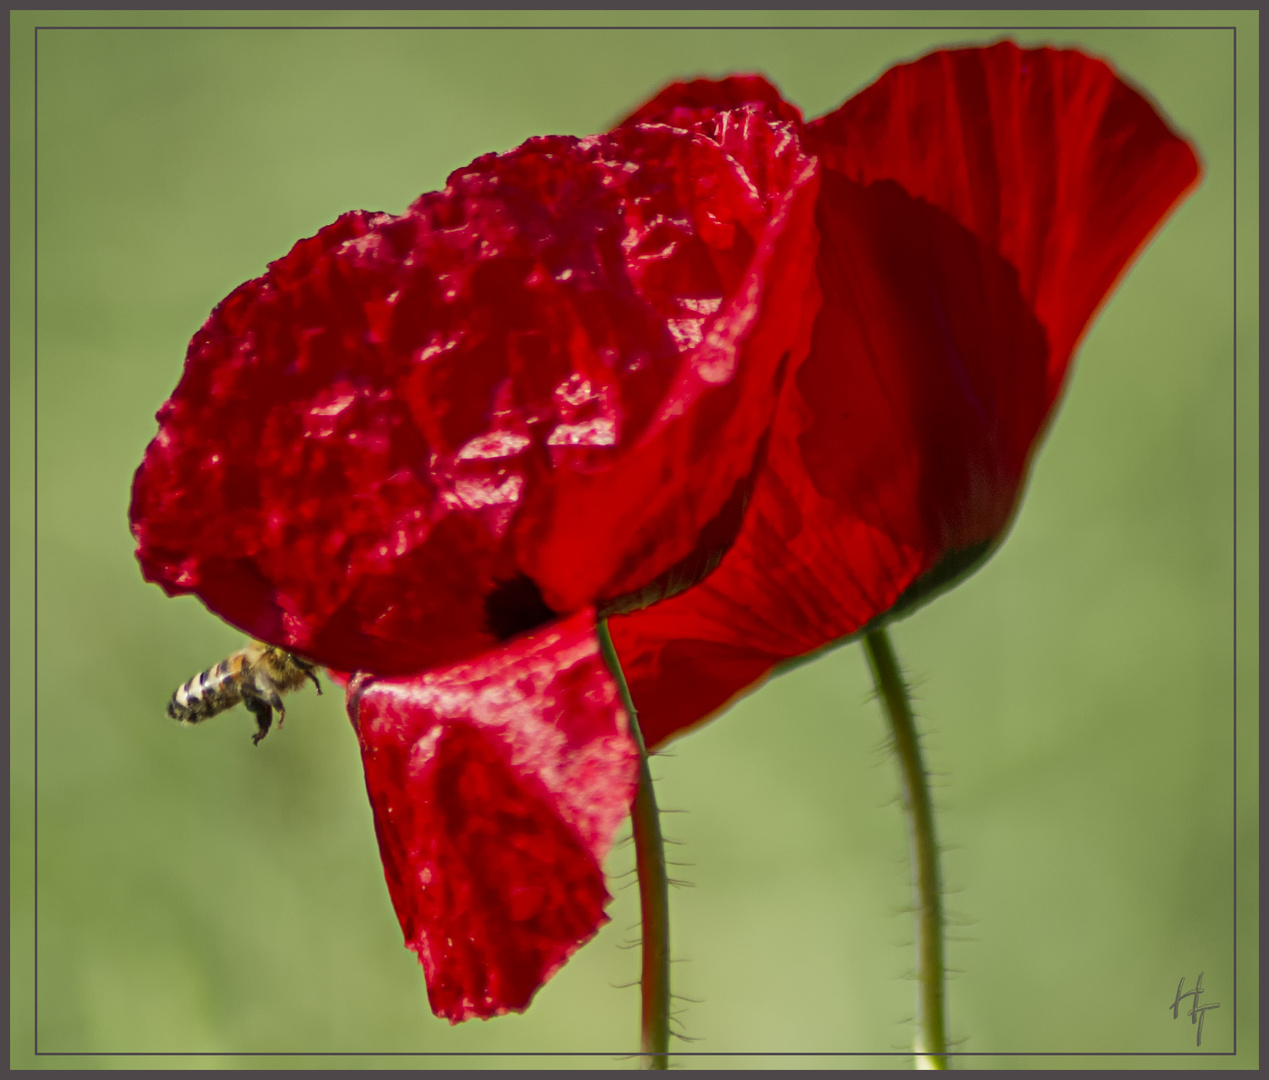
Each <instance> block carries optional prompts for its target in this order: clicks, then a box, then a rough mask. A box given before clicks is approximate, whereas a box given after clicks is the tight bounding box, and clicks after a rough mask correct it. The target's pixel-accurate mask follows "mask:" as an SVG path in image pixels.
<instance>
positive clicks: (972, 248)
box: [611, 42, 1199, 745]
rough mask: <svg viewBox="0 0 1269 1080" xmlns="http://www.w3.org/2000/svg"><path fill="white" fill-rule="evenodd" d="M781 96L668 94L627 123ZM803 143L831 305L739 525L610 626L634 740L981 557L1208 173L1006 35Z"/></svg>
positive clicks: (1099, 72) (1086, 76) (1128, 103)
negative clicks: (709, 563)
mask: <svg viewBox="0 0 1269 1080" xmlns="http://www.w3.org/2000/svg"><path fill="white" fill-rule="evenodd" d="M773 93H774V91H772V90H771V89H770V87H767V86H765V85H763V84H755V83H754V81H753V80H746V81H744V82H741V81H739V80H734V79H733V80H725V81H724V82H721V83H709V82H705V81H698V82H695V83H689V84H686V85H684V84H678V85H675V86H671V87H669V88H667V89H666V90H665V91H663V92H662V94H660V95H659V96H658V97H657V98H655V99H653V101H652V102H649V104H648V105H645V106H644V107H643V108H642V109H640V110H639V111H638V112H637V113H635V114H634V117H633V118H632V119H638V120H639V121H640V122H647V121H648V120H650V119H656V118H660V119H662V120H663V121H665V122H668V123H676V122H680V120H688V121H695V120H696V118H698V117H699V116H700V115H701V114H702V111H704V110H708V108H709V107H710V106H711V104H712V105H713V107H715V108H733V107H735V105H736V103H737V101H738V100H748V101H753V102H754V103H755V105H756V106H757V107H760V108H763V109H766V110H770V109H771V108H772V100H773V99H772V94H773ZM777 100H778V99H777ZM805 138H806V140H807V143H808V146H809V147H810V148H812V149H813V150H814V151H815V152H816V153H817V154H818V156H819V158H820V160H821V162H822V164H823V166H824V173H823V176H822V181H821V189H820V197H819V203H818V205H817V208H816V223H817V225H818V227H819V230H820V246H819V254H818V261H817V277H818V281H819V285H820V288H821V290H822V293H823V305H822V308H821V310H820V313H819V316H818V318H817V320H816V324H815V329H814V337H813V341H812V349H811V355H810V357H809V358H808V359H807V361H806V362H805V363H804V364H803V365H802V366H801V367H800V368H799V369H798V371H797V373H796V375H795V377H794V378H793V379H791V380H790V381H789V382H788V383H787V384H786V385H785V388H784V391H783V397H782V399H781V402H780V406H779V410H778V413H777V418H776V422H775V425H774V430H773V435H772V438H771V443H770V446H769V450H768V458H767V461H768V467H767V468H766V469H765V470H764V472H763V473H762V475H761V477H760V479H759V482H758V485H757V487H756V489H755V492H754V497H753V502H752V505H751V506H750V509H749V511H748V516H747V517H746V520H745V524H744V528H743V530H742V532H741V534H740V535H739V537H738V538H737V541H736V544H735V545H734V546H733V548H732V549H731V550H730V552H729V553H728V554H727V555H726V557H725V558H724V559H723V561H722V563H721V564H720V566H719V567H718V569H717V570H716V571H714V573H713V574H712V575H711V576H710V577H709V578H708V579H707V580H706V581H705V582H703V583H702V584H701V585H700V586H698V587H697V588H695V589H692V590H690V591H689V592H686V593H684V594H682V595H681V596H679V597H676V598H674V599H671V600H668V601H666V602H665V603H662V604H658V605H657V606H655V607H653V608H650V609H648V610H646V611H641V612H637V613H635V614H632V615H627V616H624V617H621V618H617V619H614V620H613V621H612V624H611V631H612V636H613V640H614V644H615V645H616V647H617V651H618V653H619V655H620V657H621V661H622V665H623V668H624V669H625V673H626V676H627V679H628V681H629V682H630V686H631V693H632V696H633V699H634V701H635V703H636V705H637V706H638V708H639V712H640V717H641V726H642V728H643V733H644V736H645V739H646V740H647V742H648V744H649V745H654V744H656V743H659V742H662V741H664V740H665V739H666V738H668V737H669V736H671V735H673V734H675V733H676V732H679V731H681V730H682V729H684V728H686V727H688V726H690V725H691V724H694V723H696V722H698V721H699V720H701V719H702V718H704V717H707V716H709V715H711V714H713V713H714V712H716V711H717V710H719V709H720V708H721V707H723V706H724V705H725V704H726V703H727V702H728V701H730V700H731V699H732V698H733V697H735V696H736V695H737V694H739V693H741V692H743V691H745V690H746V689H750V688H752V687H753V686H755V685H756V684H757V683H758V682H760V681H761V680H762V679H763V678H765V677H766V676H767V675H768V674H770V673H771V672H772V671H773V670H774V669H775V668H776V667H777V666H778V665H779V664H781V663H782V662H785V661H787V660H789V659H790V658H792V657H796V656H800V655H802V654H804V653H808V652H811V651H813V650H815V649H818V648H822V647H823V646H826V645H828V644H831V643H833V642H835V641H838V640H840V639H842V638H844V637H847V636H850V635H853V634H856V633H858V632H859V631H861V630H862V629H864V628H866V627H867V626H868V625H869V624H871V623H875V622H876V621H877V620H881V619H884V618H887V617H890V616H893V615H896V614H899V613H901V612H903V611H905V610H907V609H909V608H910V607H911V606H912V605H914V604H916V603H918V602H920V601H923V600H925V599H928V598H929V597H930V596H931V595H933V594H934V593H935V592H936V591H938V590H941V589H943V588H946V587H948V586H949V585H950V584H952V583H953V582H954V581H956V580H958V579H959V578H960V577H962V576H964V575H965V574H966V573H968V572H970V570H972V569H973V568H974V567H976V566H977V565H979V564H980V563H981V562H982V560H983V559H985V558H986V557H987V555H988V554H989V553H990V552H991V551H992V550H993V548H994V547H995V546H996V545H997V544H998V543H999V542H1000V540H1001V538H1002V536H1003V535H1004V533H1005V531H1006V530H1007V528H1008V525H1009V522H1010V520H1011V517H1012V515H1013V512H1014V509H1015V507H1016V505H1017V502H1018V498H1019V495H1020V492H1021V490H1022V486H1023V484H1024V482H1025V479H1026V475H1027V471H1028V467H1029V463H1030V459H1031V455H1032V453H1033V452H1034V449H1035V447H1036V444H1037V442H1038V441H1039V439H1040V437H1041V435H1042V433H1043V431H1044V428H1045V425H1046V423H1047V422H1048V419H1049V417H1050V415H1051V413H1052V410H1053V408H1054V405H1055V403H1056V401H1057V399H1058V396H1059V393H1060V391H1061V388H1062V384H1063V379H1064V377H1065V374H1066V371H1067V368H1068V365H1069V363H1070V359H1071V356H1072V353H1073V352H1074V350H1075V348H1076V345H1077V344H1078V342H1079V340H1080V337H1081V335H1082V334H1083V333H1084V330H1085V329H1086V327H1087V326H1088V324H1089V322H1090V320H1091V318H1092V316H1093V315H1094V313H1095V311H1096V310H1097V308H1098V306H1099V305H1100V304H1101V303H1102V302H1103V300H1104V299H1105V298H1106V296H1107V294H1108V293H1109V292H1110V291H1111V290H1112V289H1113V287H1114V285H1115V283H1116V281H1117V280H1118V278H1119V276H1120V275H1121V274H1122V273H1123V271H1124V269H1125V267H1126V266H1127V264H1128V263H1129V262H1130V261H1131V259H1132V258H1133V256H1134V255H1135V253H1136V252H1137V251H1138V250H1139V249H1140V248H1141V247H1142V245H1143V244H1144V243H1145V241H1146V239H1147V238H1148V237H1149V235H1150V234H1151V233H1152V232H1153V230H1154V229H1155V228H1156V227H1157V226H1158V225H1159V223H1160V222H1161V221H1162V219H1163V218H1164V217H1166V216H1167V214H1168V213H1169V211H1170V210H1171V209H1172V208H1173V207H1174V206H1175V205H1176V204H1177V203H1178V202H1179V201H1180V200H1181V198H1182V197H1183V195H1184V194H1185V193H1186V191H1188V190H1189V189H1190V188H1191V186H1192V185H1193V184H1194V183H1195V181H1196V180H1197V178H1198V175H1199V164H1198V160H1197V158H1196V157H1195V154H1194V152H1193V150H1192V149H1191V148H1190V146H1189V145H1188V144H1187V143H1186V142H1185V141H1184V140H1183V139H1181V138H1180V137H1179V136H1177V135H1176V134H1175V133H1173V132H1172V131H1171V130H1170V129H1169V128H1168V126H1167V124H1166V123H1165V122H1164V121H1163V119H1162V118H1161V117H1160V116H1159V114H1158V113H1157V112H1156V110H1155V109H1154V108H1153V107H1152V106H1151V104H1150V103H1149V101H1147V100H1146V98H1145V97H1143V96H1142V95H1141V94H1140V93H1139V92H1137V91H1136V90H1134V89H1132V88H1131V87H1130V86H1128V85H1127V84H1125V83H1124V82H1123V81H1121V80H1120V79H1119V78H1118V77H1117V76H1116V75H1115V74H1114V72H1113V71H1112V70H1111V69H1110V68H1109V67H1107V65H1106V64H1104V63H1102V62H1101V61H1099V60H1095V59H1093V58H1091V57H1088V56H1085V55H1083V54H1081V53H1078V52H1069V51H1057V50H1053V49H1036V50H1023V49H1019V48H1018V47H1016V46H1015V45H1013V44H1010V43H1007V42H1006V43H1001V44H997V45H995V46H992V47H990V48H985V49H964V50H957V51H945V52H936V53H933V54H931V55H929V56H926V57H924V58H923V59H920V60H918V61H916V62H915V63H911V64H905V65H902V66H899V67H896V68H893V69H892V70H890V71H889V72H887V73H886V74H885V75H883V76H882V77H881V79H879V80H878V81H877V82H876V83H874V84H873V85H872V86H870V87H869V88H868V89H866V90H864V91H863V92H862V93H860V94H858V95H857V96H856V97H854V98H852V99H851V100H849V101H847V102H846V103H845V104H844V105H842V106H841V107H840V108H839V109H837V110H836V111H834V112H832V113H830V114H828V115H827V116H824V117H822V118H820V119H819V120H816V121H814V122H812V123H811V124H809V125H807V127H806V129H805Z"/></svg>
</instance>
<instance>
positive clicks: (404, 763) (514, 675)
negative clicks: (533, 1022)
mask: <svg viewBox="0 0 1269 1080" xmlns="http://www.w3.org/2000/svg"><path fill="white" fill-rule="evenodd" d="M348 711H349V716H350V718H351V720H352V722H353V726H354V728H355V729H356V731H357V737H358V740H359V742H360V744H361V753H362V761H363V764H364V766H365V773H366V790H367V791H368V792H369V795H370V803H371V806H372V808H373V810H374V822H375V833H376V835H377V836H378V838H379V850H380V854H381V856H382V859H383V867H384V875H385V877H386V878H387V882H388V891H389V893H390V894H391V897H392V904H393V907H394V908H395V909H396V913H397V918H398V919H399V920H400V923H401V928H402V931H403V932H404V935H405V943H406V946H407V947H408V948H410V949H413V950H414V951H415V952H416V953H417V954H418V957H419V960H420V962H421V963H422V965H423V969H424V973H425V975H426V979H427V988H428V997H429V1000H430V1001H431V1005H432V1009H433V1011H434V1012H435V1013H436V1014H437V1015H438V1016H444V1017H446V1018H448V1019H449V1020H450V1021H451V1022H453V1023H458V1022H459V1021H461V1020H467V1019H471V1018H473V1017H482V1018H487V1017H491V1016H498V1015H501V1014H502V1013H506V1012H509V1011H514V1012H519V1011H523V1010H524V1009H525V1008H527V1006H528V1004H529V1001H530V999H531V998H532V997H533V995H534V993H535V992H536V991H537V990H538V988H539V987H540V986H541V985H542V984H543V983H544V982H545V981H546V980H547V979H549V978H550V977H551V975H552V974H553V973H554V972H555V971H556V970H558V968H559V967H560V966H561V965H562V964H563V963H564V961H565V960H567V959H568V957H569V956H571V955H572V954H573V952H574V951H575V950H576V949H577V948H578V947H579V946H581V945H582V944H584V943H585V942H586V941H588V940H589V939H590V938H591V937H593V936H594V934H595V932H596V931H597V930H598V929H599V927H600V926H602V925H603V924H604V923H605V922H607V916H605V915H604V911H603V909H604V906H605V905H606V904H607V903H608V901H609V899H610V897H609V895H608V891H607V889H606V888H605V886H604V876H603V860H604V857H605V856H606V855H607V853H608V850H609V847H610V846H611V841H612V835H613V831H614V830H615V829H616V827H617V825H618V824H619V823H620V822H621V821H622V819H623V818H624V817H625V815H626V814H627V812H628V811H629V807H630V801H631V799H632V798H633V797H634V789H635V782H636V771H637V763H638V752H637V750H636V749H635V746H634V742H633V740H632V739H631V737H630V733H629V729H628V726H627V718H626V714H625V710H624V709H623V708H622V706H621V703H620V700H619V698H618V694H617V688H616V685H615V684H614V682H613V681H612V678H611V677H610V676H609V674H608V670H607V668H606V667H605V665H604V662H603V659H602V657H601V655H600V652H599V645H598V641H597V638H596V636H595V620H594V614H593V612H589V611H587V612H582V613H580V614H579V615H576V616H574V617H573V618H572V619H570V620H568V621H566V622H562V623H559V624H557V625H555V626H553V627H551V628H550V629H548V630H543V631H539V632H537V633H535V634H529V635H525V636H524V637H521V638H519V639H517V640H515V641H513V642H510V643H508V644H507V645H506V646H505V647H504V648H503V649H501V650H499V651H497V652H494V653H490V654H488V655H486V656H482V657H481V658H479V659H478V660H476V661H473V662H470V663H462V664H458V665H455V666H453V667H451V668H448V669H445V670H441V671H433V672H429V673H427V674H425V675H419V676H415V677H411V678H398V679H380V678H371V677H368V676H365V675H358V676H356V678H355V679H354V680H353V682H352V683H351V684H350V686H349V691H348Z"/></svg>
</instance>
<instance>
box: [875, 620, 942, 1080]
mask: <svg viewBox="0 0 1269 1080" xmlns="http://www.w3.org/2000/svg"><path fill="white" fill-rule="evenodd" d="M864 651H865V652H866V653H867V654H868V664H869V666H870V667H871V668H872V677H873V681H874V682H875V683H876V685H877V692H878V694H879V695H880V696H881V701H882V704H883V706H884V707H885V710H886V716H887V718H888V719H889V721H890V730H891V732H892V734H893V736H894V749H895V754H896V756H897V757H898V758H899V770H900V773H901V774H902V777H903V808H904V811H905V812H906V814H907V819H908V836H909V838H910V839H911V842H912V862H913V865H914V868H915V883H914V884H915V891H916V909H917V910H916V916H917V933H916V939H917V940H916V944H917V1037H916V1048H915V1049H916V1059H917V1060H916V1064H917V1068H918V1069H946V1068H947V1032H946V1025H945V1019H944V1001H943V972H944V968H943V906H942V904H943V902H942V888H941V885H940V882H939V850H938V843H937V841H936V840H935V837H934V808H933V806H932V805H931V803H930V786H929V784H928V783H927V779H928V778H927V776H926V772H925V766H924V765H923V764H922V762H921V745H920V740H919V739H918V738H917V731H916V724H915V722H914V721H913V719H912V705H911V703H910V701H909V700H908V688H907V686H906V685H905V684H904V681H903V676H902V674H900V672H899V665H898V662H897V661H896V660H895V656H894V649H893V648H892V647H891V645H890V637H889V635H888V634H887V633H886V631H885V630H884V629H880V628H879V629H876V630H870V631H869V632H868V633H867V634H866V635H865V636H864Z"/></svg>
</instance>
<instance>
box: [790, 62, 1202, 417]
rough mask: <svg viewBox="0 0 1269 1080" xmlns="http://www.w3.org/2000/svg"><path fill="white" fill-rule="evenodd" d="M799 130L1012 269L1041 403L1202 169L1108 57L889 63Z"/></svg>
mask: <svg viewBox="0 0 1269 1080" xmlns="http://www.w3.org/2000/svg"><path fill="white" fill-rule="evenodd" d="M808 129H809V132H810V138H811V143H812V145H813V146H814V147H815V149H816V152H817V153H819V154H820V155H821V157H822V159H823V162H824V165H825V167H826V168H831V169H836V170H840V171H841V172H843V173H845V174H846V175H847V176H848V177H849V178H850V179H852V180H858V181H860V182H861V183H865V184H867V183H872V182H874V181H877V180H895V181H897V182H898V183H899V184H900V185H902V187H903V188H904V190H905V191H907V192H908V193H909V194H911V195H915V196H916V197H917V198H920V199H924V200H925V201H926V202H929V203H932V204H934V205H935V206H937V207H940V208H941V209H943V210H946V211H947V212H948V213H949V214H951V215H952V216H953V217H954V218H955V219H956V220H957V221H959V222H960V223H961V224H962V225H964V226H965V227H966V228H967V229H969V231H970V232H972V233H973V234H974V235H975V236H977V237H978V238H979V239H980V240H982V241H983V242H984V243H985V244H987V245H989V246H990V247H993V248H995V249H996V250H997V251H998V252H1000V254H1001V255H1003V256H1004V257H1005V259H1006V260H1007V261H1008V262H1009V263H1010V264H1012V265H1013V266H1014V267H1015V268H1016V269H1017V271H1018V277H1019V283H1020V287H1021V289H1022V294H1023V295H1024V296H1025V297H1027V299H1028V300H1029V301H1031V303H1032V305H1033V306H1034V309H1035V313H1036V317H1037V318H1038V319H1039V320H1040V324H1041V325H1042V326H1043V327H1044V328H1045V330H1046V332H1047V334H1048V339H1049V345H1050V353H1049V364H1048V369H1047V372H1046V375H1047V378H1048V384H1049V398H1050V400H1052V399H1054V398H1055V397H1056V396H1057V393H1058V390H1059V389H1060V387H1061V383H1062V379H1063V376H1064V375H1065V372H1066V368H1067V364H1068V362H1069V361H1070V357H1071V353H1072V352H1073V350H1074V348H1075V345H1076V343H1077V342H1078V341H1079V339H1080V337H1081V336H1082V334H1083V333H1084V329H1085V327H1086V326H1087V325H1088V323H1089V321H1090V320H1091V318H1092V316H1093V313H1094V312H1095V311H1096V310H1097V308H1098V307H1099V306H1100V305H1101V303H1102V301H1103V300H1105V298H1106V297H1107V295H1109V293H1110V292H1111V290H1112V289H1113V288H1114V286H1115V283H1116V281H1117V280H1118V279H1119V276H1120V274H1122V273H1123V270H1124V268H1125V267H1126V266H1127V265H1128V263H1129V262H1130V261H1131V260H1132V257H1133V256H1134V255H1135V254H1136V252H1137V251H1138V250H1139V249H1140V248H1141V247H1142V245H1143V244H1144V243H1145V242H1146V239H1147V238H1148V237H1149V236H1150V234H1151V233H1153V232H1154V230H1155V229H1156V228H1157V227H1158V225H1159V223H1160V222H1161V221H1162V220H1163V219H1164V218H1165V217H1167V215H1168V213H1169V211H1171V209H1172V208H1173V207H1174V206H1176V205H1177V203H1178V202H1180V200H1181V198H1182V197H1183V196H1184V195H1185V193H1186V192H1187V191H1188V190H1189V189H1190V188H1191V187H1192V186H1193V185H1194V183H1195V182H1196V181H1197V180H1198V177H1199V173H1200V168H1199V162H1198V158H1197V157H1196V155H1195V153H1194V150H1193V148H1192V147H1190V145H1189V144H1188V143H1187V142H1186V141H1185V140H1184V139H1182V138H1180V137H1179V136H1178V135H1176V134H1175V133H1174V132H1173V131H1172V130H1170V129H1169V127H1168V125H1167V123H1166V121H1165V120H1164V119H1163V117H1161V116H1160V115H1159V113H1158V112H1157V111H1156V110H1155V108H1154V106H1153V105H1152V104H1151V103H1150V101H1149V100H1148V99H1147V98H1146V97H1145V96H1144V95H1142V94H1141V93H1140V92H1138V91H1137V90H1135V89H1133V88H1132V87H1131V86H1129V85H1128V84H1127V83H1125V82H1123V81H1122V80H1121V79H1120V78H1119V77H1118V76H1117V75H1116V74H1115V72H1114V71H1113V70H1112V69H1111V68H1110V67H1109V66H1108V65H1107V64H1105V63H1104V62H1102V61H1101V60H1096V59H1094V58H1093V57H1091V56H1086V55H1084V54H1083V53H1080V52H1075V51H1071V50H1057V49H1020V48H1018V46H1016V45H1014V44H1013V43H1012V42H1007V41H1006V42H1000V43H999V44H997V45H993V46H991V47H990V48H985V49H959V50H948V51H941V52H935V53H932V54H930V55H929V56H925V57H922V58H921V59H920V60H917V61H915V62H914V63H911V64H902V65H900V66H898V67H895V68H891V69H890V70H889V71H887V72H886V73H885V74H884V75H883V76H882V77H881V78H880V79H878V80H877V81H876V82H875V83H873V85H872V86H870V87H868V88H867V89H866V90H864V91H862V92H861V93H859V94H857V95H856V96H855V97H853V98H851V99H850V100H849V101H847V102H846V103H845V104H844V105H842V106H841V108H839V109H837V110H836V111H835V112H831V113H829V114H828V115H827V116H823V117H821V118H820V119H818V120H815V121H813V122H812V123H811V124H809V125H808Z"/></svg>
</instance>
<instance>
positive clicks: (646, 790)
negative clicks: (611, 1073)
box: [596, 619, 670, 1069]
mask: <svg viewBox="0 0 1269 1080" xmlns="http://www.w3.org/2000/svg"><path fill="white" fill-rule="evenodd" d="M596 629H597V631H598V634H599V647H600V650H601V651H602V652H603V656H604V662H605V663H606V664H607V665H608V670H609V671H610V672H611V673H612V677H613V679H614V680H615V681H616V683H617V690H618V691H619V692H620V694H621V703H622V704H623V705H624V706H625V707H626V714H627V715H628V716H629V717H630V734H631V735H632V736H633V737H634V741H635V745H636V746H637V747H638V748H639V786H638V788H637V789H636V790H635V799H634V807H633V808H632V809H631V812H630V821H631V826H632V828H633V831H634V842H635V872H636V873H637V875H638V877H639V906H640V910H641V912H642V921H643V970H642V973H641V977H640V980H639V982H640V987H641V991H642V997H643V1016H642V1021H641V1025H640V1039H639V1051H640V1060H639V1065H640V1067H641V1068H644V1069H668V1068H669V1062H670V881H669V877H668V876H667V874H666V869H665V844H664V842H663V841H662V839H661V816H660V813H659V812H658V810H657V800H656V795H655V794H654V793H653V791H652V773H651V772H650V771H649V770H648V748H647V747H646V746H644V744H643V734H642V732H640V730H639V716H638V714H637V713H636V712H635V707H634V702H633V701H631V700H630V687H628V686H627V685H626V677H625V675H624V674H623V673H622V670H621V661H620V660H619V659H618V658H617V650H616V649H614V648H613V644H612V637H611V636H610V635H609V633H608V620H607V619H600V620H598V624H597V626H596Z"/></svg>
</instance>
